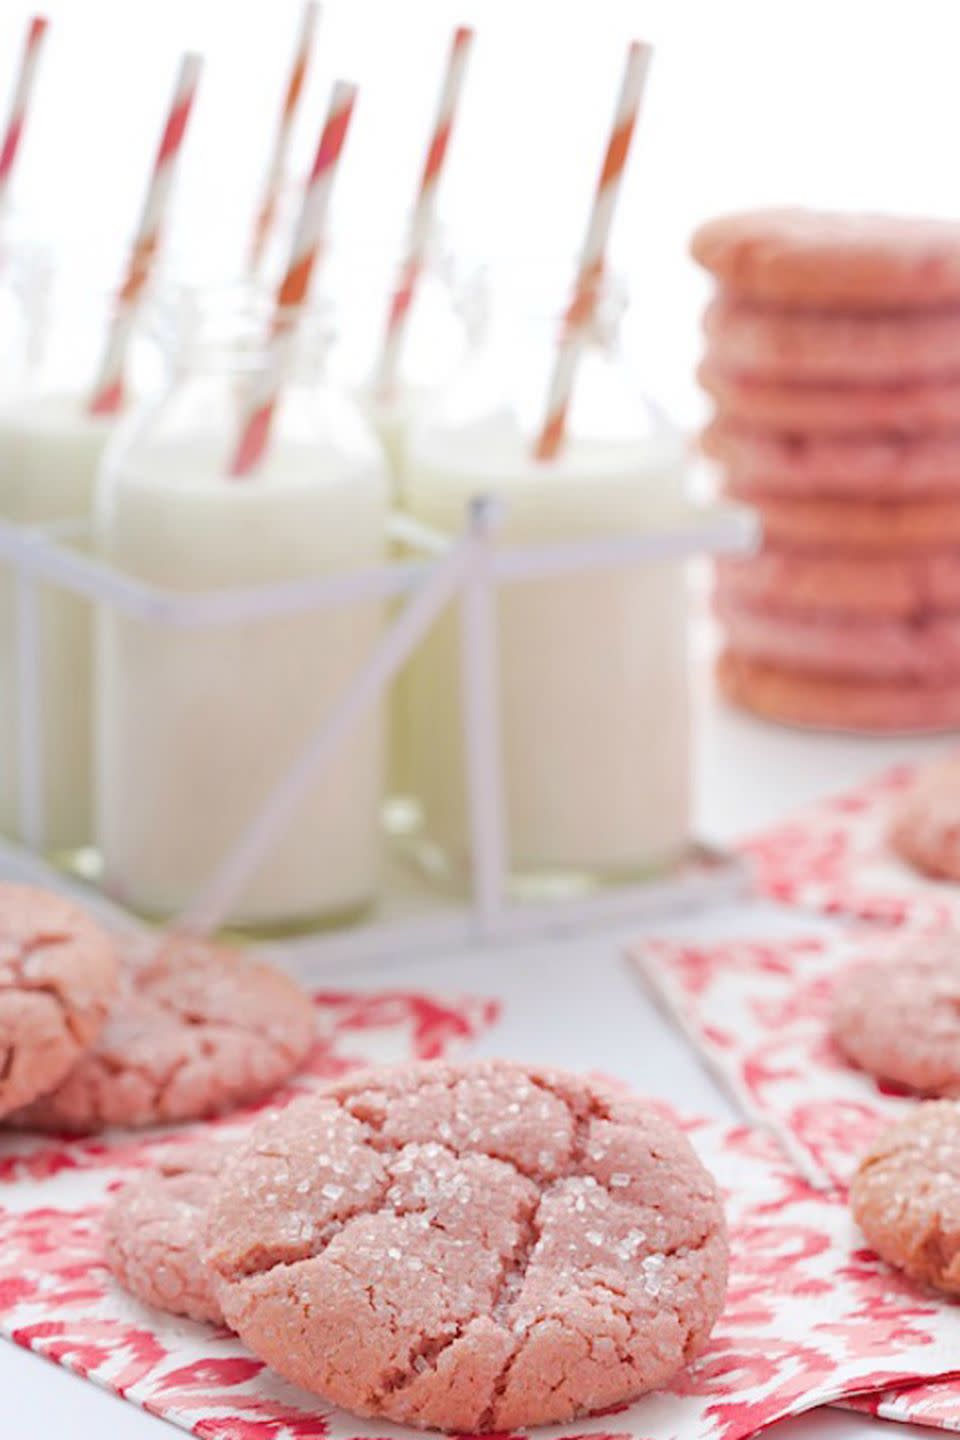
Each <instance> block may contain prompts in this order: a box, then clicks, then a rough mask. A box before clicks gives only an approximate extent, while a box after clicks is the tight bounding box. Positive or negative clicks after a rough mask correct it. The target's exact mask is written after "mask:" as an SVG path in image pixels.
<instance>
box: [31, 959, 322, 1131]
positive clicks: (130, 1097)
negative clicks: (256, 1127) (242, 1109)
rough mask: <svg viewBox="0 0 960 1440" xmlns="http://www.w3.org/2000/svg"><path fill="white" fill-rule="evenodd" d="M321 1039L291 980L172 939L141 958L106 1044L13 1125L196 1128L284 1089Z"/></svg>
mask: <svg viewBox="0 0 960 1440" xmlns="http://www.w3.org/2000/svg"><path fill="white" fill-rule="evenodd" d="M152 943H153V942H151V944H152ZM313 1038H314V1016H313V1006H312V1005H311V1003H310V999H309V997H308V996H307V995H305V994H304V992H303V991H302V990H301V989H300V987H299V986H298V985H296V984H295V983H294V982H293V980H291V979H290V978H289V977H288V976H286V975H283V974H281V973H280V971H278V970H274V969H273V968H272V967H271V966H269V965H262V964H257V963H255V962H253V961H252V960H248V959H247V958H246V957H245V956H244V955H242V954H240V953H239V952H237V951H232V950H227V949H225V948H223V947H221V946H216V945H209V944H204V943H201V942H199V941H192V940H189V939H185V938H171V939H168V940H166V941H164V942H163V943H162V946H161V948H160V950H159V951H158V952H156V953H155V954H152V955H149V956H148V958H147V959H146V960H144V959H143V958H142V956H141V957H137V956H136V955H134V956H133V957H132V958H131V959H129V961H128V964H127V966H126V969H125V971H124V973H123V976H122V992H121V995H120V997H119V999H118V1001H117V1004H116V1006H115V1009H114V1010H113V1012H112V1014H111V1016H110V1019H109V1021H108V1022H107V1024H106V1026H105V1027H104V1029H103V1031H102V1032H101V1034H100V1037H99V1039H98V1040H97V1042H96V1044H95V1045H93V1046H92V1048H91V1049H90V1050H88V1051H87V1053H86V1054H85V1055H84V1056H83V1057H82V1059H81V1060H79V1061H78V1063H77V1064H76V1065H74V1067H73V1069H72V1070H71V1071H70V1073H69V1074H68V1075H67V1077H66V1079H64V1080H63V1082H62V1083H61V1084H60V1085H59V1086H58V1087H57V1088H56V1089H55V1090H53V1091H51V1093H50V1094H47V1095H44V1096H43V1097H42V1098H41V1099H39V1100H36V1101H34V1103H33V1104H32V1105H29V1106H27V1107H26V1108H25V1109H23V1110H19V1111H17V1112H16V1114H15V1115H12V1116H9V1117H8V1121H7V1123H8V1124H13V1125H17V1126H18V1127H21V1128H29V1129H39V1130H74V1131H85V1130H98V1129H101V1128H102V1127H104V1126H107V1125H156V1124H162V1123H166V1122H169V1121H174V1120H194V1119H197V1118H199V1117H200V1116H202V1115H210V1114H212V1113H214V1112H215V1111H218V1110H224V1109H229V1108H230V1107H231V1106H233V1105H239V1104H241V1103H242V1102H243V1101H246V1100H252V1099H254V1098H256V1097H257V1096H260V1095H264V1094H266V1093H267V1092H268V1091H270V1090H272V1089H273V1088H274V1087H275V1086H277V1085H279V1084H281V1082H282V1081H284V1080H285V1079H286V1078H287V1077H288V1076H289V1075H291V1074H293V1072H294V1071H295V1070H296V1069H297V1068H298V1067H299V1065H300V1064H301V1063H302V1061H303V1060H304V1058H305V1057H306V1055H307V1052H308V1051H309V1049H310V1046H311V1045H312V1043H313Z"/></svg>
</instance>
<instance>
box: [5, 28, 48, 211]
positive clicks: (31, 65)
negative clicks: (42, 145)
mask: <svg viewBox="0 0 960 1440" xmlns="http://www.w3.org/2000/svg"><path fill="white" fill-rule="evenodd" d="M47 24H48V21H47V20H46V18H45V17H44V16H43V15H34V17H33V19H32V20H31V21H30V24H29V25H28V27H27V39H26V44H25V45H24V47H23V55H22V57H21V59H20V73H19V74H18V75H17V83H16V86H15V88H14V92H13V104H12V105H11V107H10V114H9V116H8V117H7V128H6V130H5V131H4V134H3V145H2V147H0V210H2V209H3V208H4V207H5V206H6V204H7V201H8V199H9V195H10V177H11V176H12V174H13V167H14V165H15V164H16V160H17V151H18V150H19V148H20V141H21V139H22V137H23V127H24V125H25V123H26V119H27V111H28V109H29V107H30V97H31V95H32V94H33V87H34V83H35V81H36V78H37V64H38V61H39V59H40V51H41V49H42V46H43V37H44V35H45V34H46V32H47Z"/></svg>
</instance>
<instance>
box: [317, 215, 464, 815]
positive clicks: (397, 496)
mask: <svg viewBox="0 0 960 1440" xmlns="http://www.w3.org/2000/svg"><path fill="white" fill-rule="evenodd" d="M330 258H331V262H332V263H331V264H329V265H328V266H326V267H325V268H324V279H325V283H326V284H327V285H328V287H329V290H330V293H331V295H333V296H335V298H336V303H337V308H338V312H340V313H342V314H343V316H344V325H343V333H342V334H341V335H340V336H339V337H338V342H337V353H336V357H335V363H336V365H337V367H338V372H339V373H340V374H342V376H343V378H344V383H345V384H347V385H348V386H349V388H350V389H351V391H352V392H353V393H354V394H355V395H356V396H357V399H358V401H359V403H360V405H361V408H362V409H363V411H364V413H365V415H366V416H367V418H368V419H369V421H370V423H371V425H372V426H373V428H374V430H375V431H376V433H377V436H378V438H379V440H380V443H381V445H382V446H383V449H384V453H385V454H386V457H387V461H388V463H389V467H390V476H391V482H392V497H393V502H394V504H395V505H401V504H402V498H403V486H404V474H405V469H406V453H407V436H408V433H409V431H410V427H411V424H412V423H413V422H414V420H415V418H416V417H417V416H418V415H419V414H421V413H422V411H423V409H424V407H425V406H426V407H429V405H430V403H431V400H432V398H433V397H435V396H436V395H437V394H438V392H439V391H440V390H441V389H442V388H443V387H444V385H445V384H446V382H447V379H448V377H449V375H450V374H451V372H452V371H454V370H455V369H456V368H457V366H458V365H459V364H460V363H462V361H463V358H464V355H465V354H466V351H467V348H468V346H469V344H470V343H471V339H472V333H471V321H472V318H473V317H472V310H471V306H470V304H469V303H468V301H469V298H470V297H468V295H467V291H468V290H469V283H468V279H467V277H466V276H465V275H464V274H460V273H458V272H457V270H456V267H455V265H454V262H453V260H452V259H451V258H450V256H449V255H448V253H447V252H446V250H445V249H444V246H443V244H442V242H437V243H435V244H434V245H433V246H431V247H430V250H429V253H428V255H427V257H426V260H425V262H424V265H423V268H422V271H421V273H420V275H419V277H418V281H417V284H416V287H415V289H414V291H413V295H412V299H411V302H410V305H409V308H408V310H407V314H406V322H405V326H404V331H403V338H402V343H401V344H400V346H399V347H398V348H397V351H396V353H395V355H394V361H395V364H394V366H392V367H391V366H388V367H387V368H385V367H384V363H383V362H384V353H385V343H386V330H387V317H388V314H389V312H390V309H391V305H392V302H393V297H394V295H395V293H396V292H397V290H398V288H399V287H401V286H402V285H403V267H402V265H401V266H398V265H396V264H395V262H394V261H393V260H392V259H391V256H390V254H389V252H388V251H385V250H384V249H383V248H382V247H381V248H380V249H378V250H375V251H367V250H364V249H363V248H355V247H351V248H350V249H349V251H341V252H339V253H337V252H334V254H333V255H332V256H331V257H330ZM392 554H393V556H394V558H395V559H398V560H399V559H405V558H410V557H411V555H412V554H413V552H412V551H411V550H409V549H408V547H406V546H405V545H403V544H401V543H400V542H399V541H396V542H395V543H394V545H393V546H392ZM404 600H405V597H404ZM404 600H401V605H402V604H403V603H404ZM408 675H409V665H405V666H403V668H402V669H401V670H400V671H399V673H398V674H397V677H396V679H395V680H394V683H393V686H392V688H391V692H390V702H389V715H388V726H389V737H388V755H387V798H386V803H385V806H384V821H385V824H386V826H387V829H388V830H389V832H390V833H391V834H392V835H394V836H397V837H406V836H407V835H409V834H410V832H411V831H412V830H413V829H414V827H415V825H416V823H417V804H416V799H415V797H414V796H413V794H412V792H411V777H410V775H409V773H408V769H407V764H406V761H407V755H408V753H409V746H408V744H407V740H406V731H407V728H408V723H409V720H408V712H409V702H408V696H407V687H408Z"/></svg>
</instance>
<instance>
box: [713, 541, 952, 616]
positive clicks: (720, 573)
mask: <svg viewBox="0 0 960 1440" xmlns="http://www.w3.org/2000/svg"><path fill="white" fill-rule="evenodd" d="M715 564H716V590H717V594H718V595H719V596H720V597H721V600H723V601H728V602H733V603H735V604H738V605H746V606H752V607H754V608H770V609H774V610H776V609H778V608H781V609H787V610H792V611H801V612H802V611H807V612H809V611H811V610H817V609H822V610H829V611H831V612H833V613H834V614H835V615H838V616H844V615H849V616H875V617H887V618H891V619H897V620H904V619H915V618H917V617H919V616H922V615H925V614H929V613H930V612H931V611H943V610H955V611H960V549H957V550H931V551H924V550H917V551H912V552H909V553H908V554H906V555H887V554H883V553H882V552H881V553H879V554H873V555H859V554H851V553H846V552H843V551H840V552H836V553H834V552H826V553H822V554H821V553H819V552H818V551H816V550H812V551H798V550H795V549H794V550H790V549H787V550H780V549H776V548H767V549H764V550H762V551H760V552H759V553H758V554H756V555H748V556H744V557H743V558H740V557H737V558H733V557H724V558H722V559H719V560H717V561H716V562H715Z"/></svg>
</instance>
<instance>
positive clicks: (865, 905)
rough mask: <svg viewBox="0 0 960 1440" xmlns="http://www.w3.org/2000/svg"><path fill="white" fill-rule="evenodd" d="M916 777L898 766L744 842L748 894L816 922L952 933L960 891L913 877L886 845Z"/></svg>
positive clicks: (958, 921) (959, 916)
mask: <svg viewBox="0 0 960 1440" xmlns="http://www.w3.org/2000/svg"><path fill="white" fill-rule="evenodd" d="M916 773H917V772H916V767H914V766H909V765H899V766H897V767H896V768H894V769H892V770H887V771H885V772H884V773H883V774H881V775H877V776H875V777H874V778H873V779H872V780H868V781H867V782H866V783H865V784H863V785H859V786H858V787H857V788H856V789H854V790H850V791H847V792H845V793H843V794H841V795H833V796H831V797H830V798H829V799H826V800H821V801H820V802H818V803H817V804H816V805H812V806H810V807H809V808H808V809H805V810H801V811H799V812H798V813H797V814H795V815H793V816H791V818H790V819H789V820H786V821H783V822H782V823H781V824H779V825H774V826H772V827H771V828H770V829H769V830H765V831H762V832H761V833H760V834H759V835H754V836H752V837H751V838H750V839H749V840H746V841H744V842H743V843H742V844H741V846H740V847H739V848H740V850H741V853H742V854H743V855H744V856H745V858H746V859H747V860H748V862H749V863H750V865H751V868H752V870H753V877H754V883H755V885H756V887H757V888H758V889H759V890H760V891H761V893H762V894H764V895H768V896H770V898H771V899H774V900H781V901H783V902H785V903H786V904H788V905H797V906H799V907H801V908H802V909H805V910H813V911H816V912H818V913H820V914H826V915H852V916H855V917H856V918H858V919H860V920H869V921H872V922H875V923H878V924H882V925H909V926H911V927H913V928H915V929H928V930H930V929H933V930H946V929H951V928H953V927H960V885H957V884H953V883H950V882H947V881H940V880H930V879H928V878H927V877H926V876H924V875H921V874H919V873H918V872H917V871H915V870H913V869H912V868H911V867H910V866H909V865H907V864H905V863H904V861H902V860H900V859H899V858H898V857H897V856H896V855H895V854H894V853H893V852H892V850H891V849H890V846H889V844H888V843H887V832H888V829H889V825H890V817H891V814H892V811H893V808H894V805H895V803H896V801H897V800H898V799H899V798H900V797H901V796H902V795H903V794H904V792H905V791H906V790H907V788H908V787H909V786H910V784H911V783H912V781H913V779H914V777H915V775H916Z"/></svg>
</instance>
